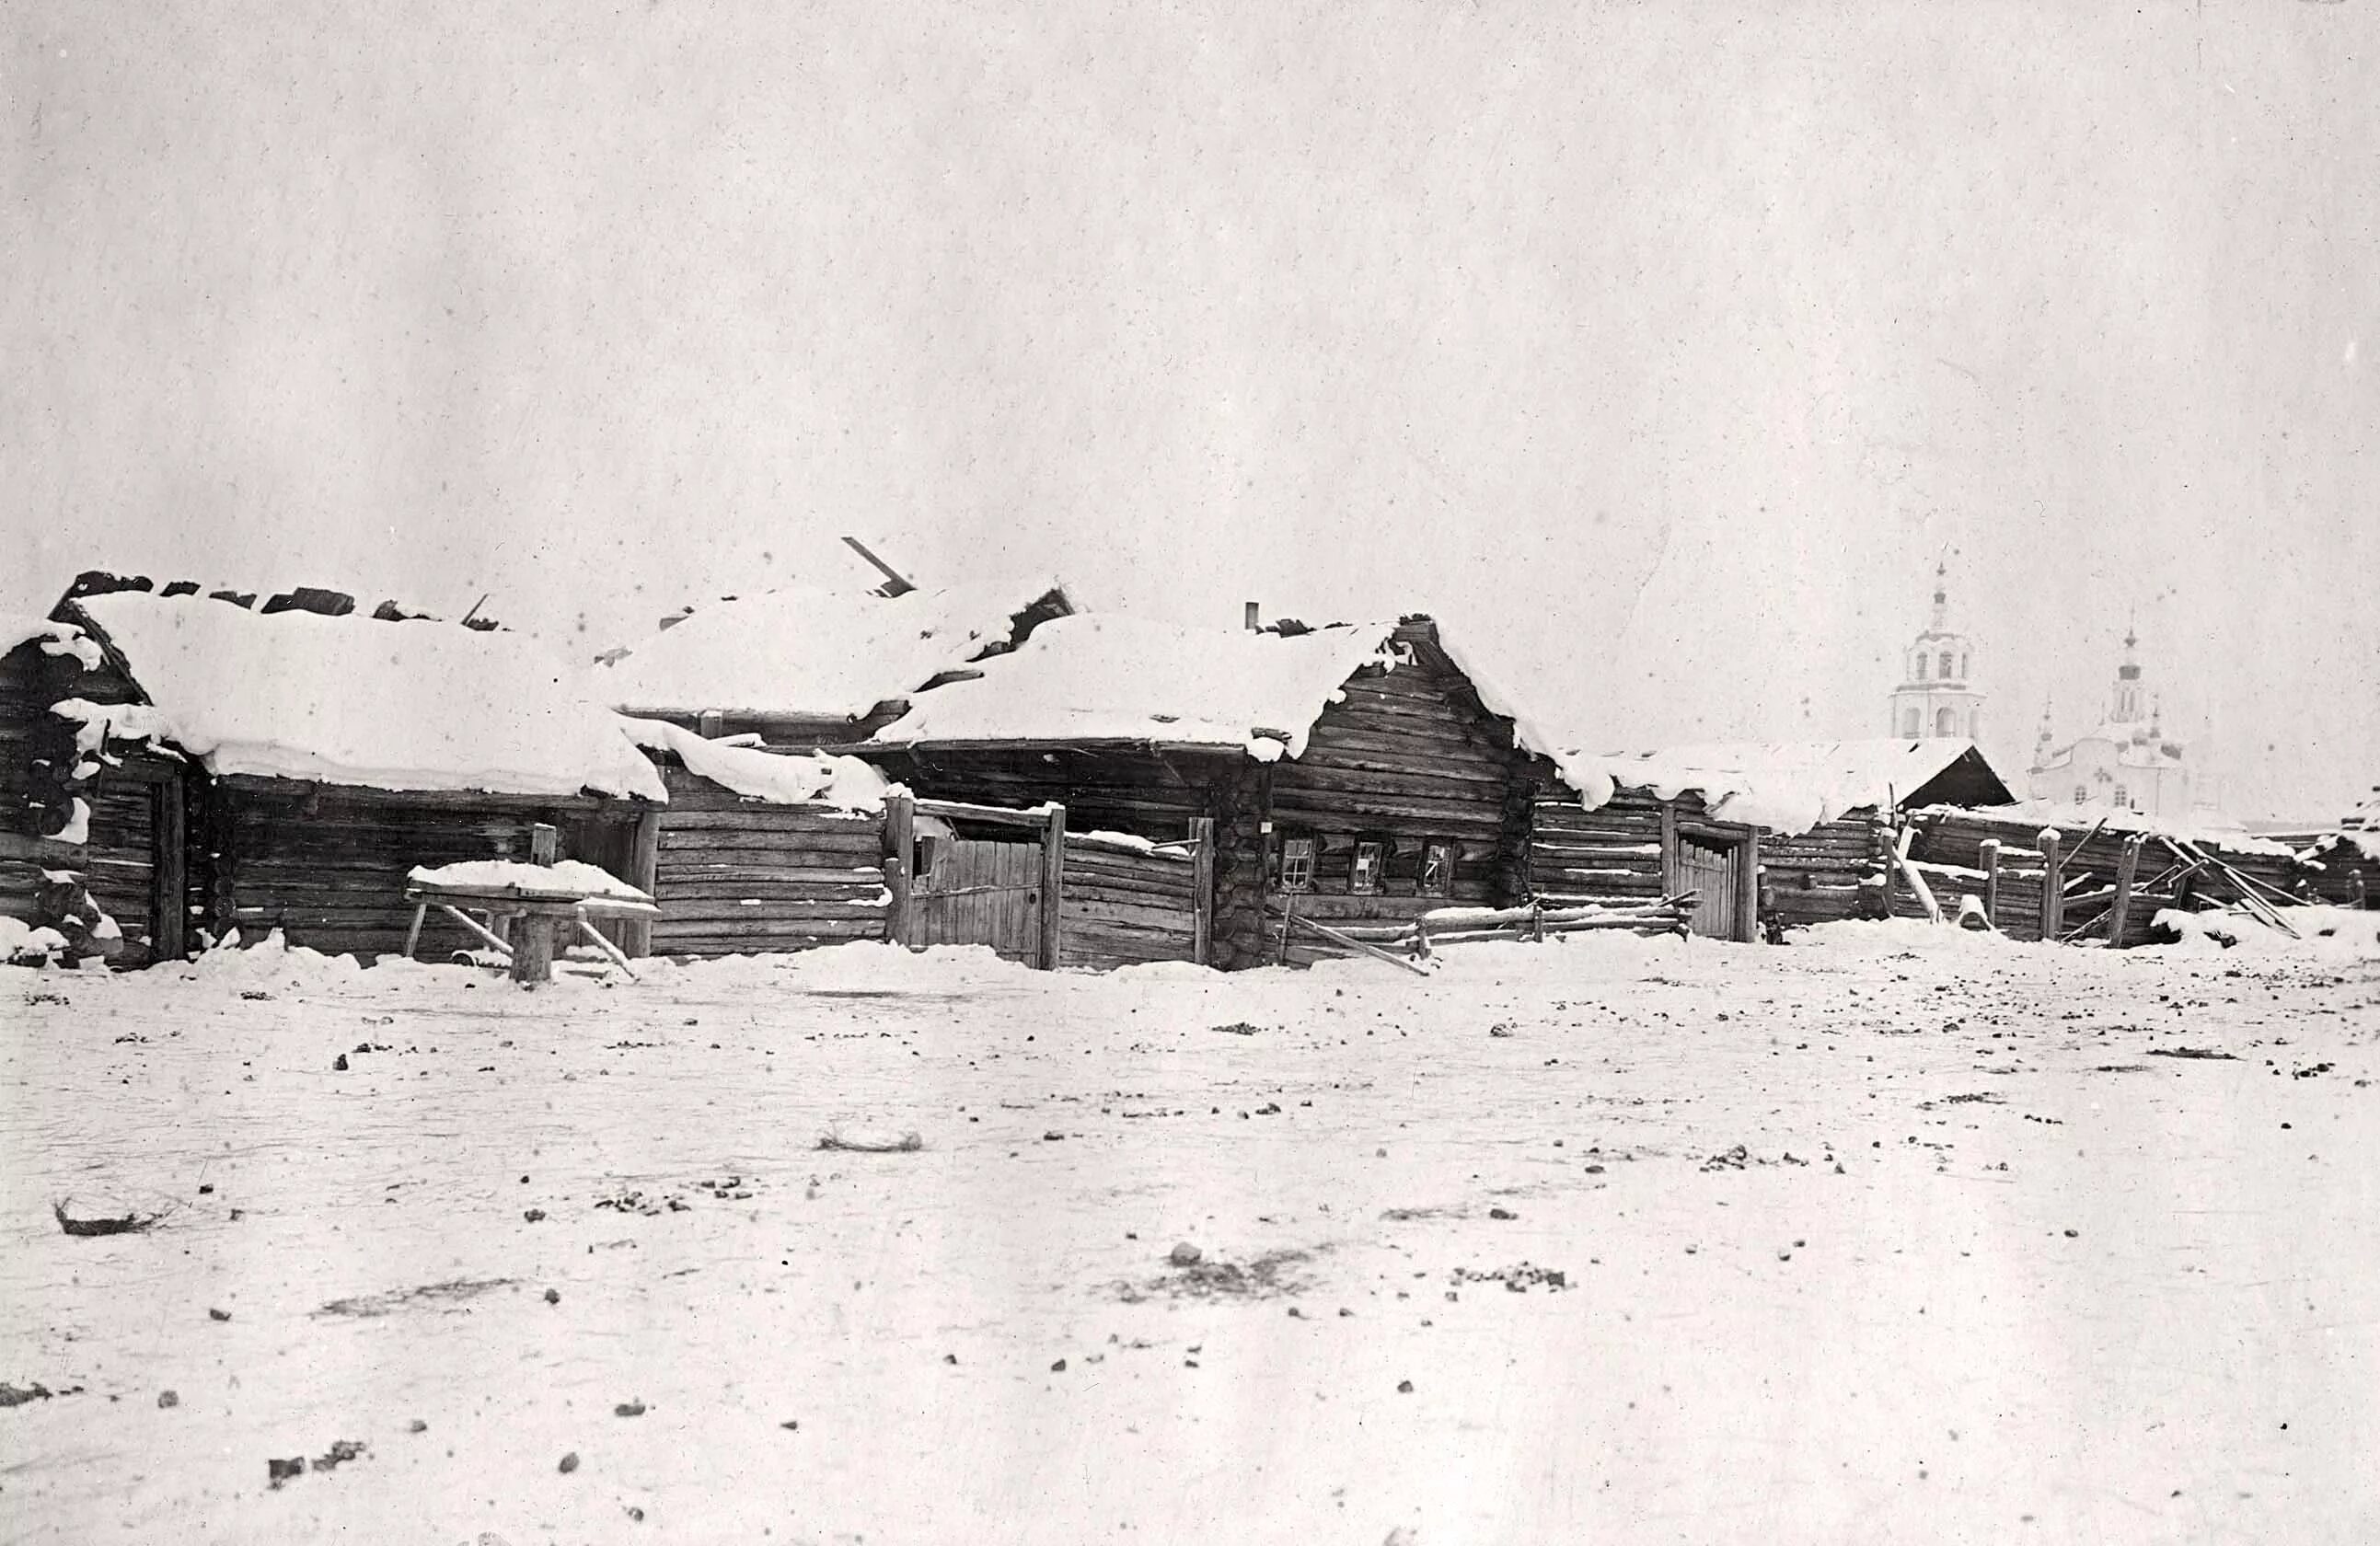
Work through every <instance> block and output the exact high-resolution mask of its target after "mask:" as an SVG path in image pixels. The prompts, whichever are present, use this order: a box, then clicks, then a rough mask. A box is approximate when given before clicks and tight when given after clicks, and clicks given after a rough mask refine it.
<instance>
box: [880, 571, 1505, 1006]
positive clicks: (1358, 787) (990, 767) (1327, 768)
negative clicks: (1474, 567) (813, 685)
mask: <svg viewBox="0 0 2380 1546" xmlns="http://www.w3.org/2000/svg"><path fill="white" fill-rule="evenodd" d="M1252 611H1253V609H1252ZM1251 623H1252V626H1251V627H1250V628H1248V629H1246V630H1242V631H1237V632H1233V631H1226V630H1215V629H1196V628H1179V627H1173V626H1171V625H1168V624H1164V623H1160V622H1149V621H1147V620H1143V619H1136V618H1129V617H1123V616H1117V615H1113V614H1097V613H1093V614H1082V615H1076V616H1069V617H1062V618H1058V619H1055V620H1052V621H1050V622H1045V623H1043V624H1042V625H1041V626H1040V627H1039V628H1038V630H1037V631H1036V632H1035V633H1034V634H1033V635H1032V636H1031V637H1030V638H1028V639H1026V641H1025V642H1024V643H1023V644H1022V645H1020V646H1018V647H1017V648H1016V649H1015V650H1014V652H1013V653H1011V654H1008V655H1006V656H1004V657H1002V658H994V659H990V660H986V661H984V662H983V663H982V666H981V669H980V670H979V672H978V673H977V674H975V675H973V676H972V677H970V678H969V679H967V680H963V681H955V682H945V683H943V684H941V685H939V686H936V687H934V688H932V689H930V690H929V691H926V692H923V693H920V694H917V697H916V698H915V699H914V700H913V702H912V704H911V706H910V707H909V708H908V710H907V712H905V714H904V715H903V716H902V717H900V718H899V719H895V720H893V721H892V722H891V723H890V724H888V725H886V726H884V727H883V728H882V729H880V730H879V731H876V733H875V734H874V735H872V736H871V737H869V738H868V740H867V741H865V742H863V743H859V744H858V745H857V746H856V747H854V748H852V749H853V750H856V751H857V752H858V753H859V754H860V755H865V756H867V757H868V759H869V760H871V761H874V762H877V763H879V764H880V765H881V766H882V767H885V769H886V771H887V772H888V773H890V774H891V775H892V776H893V777H895V778H898V779H902V780H903V781H904V782H905V783H907V784H909V785H910V786H911V787H912V788H914V789H916V790H917V791H918V792H919V793H920V794H924V795H928V796H933V797H939V798H944V799H953V800H965V801H975V802H982V803H990V804H999V805H1006V806H1029V805H1034V804H1036V803H1040V802H1045V801H1047V802H1058V803H1063V805H1064V806H1065V808H1066V819H1067V821H1068V824H1069V826H1070V827H1071V828H1079V829H1101V830H1106V831H1112V832H1117V833H1123V834H1127V835H1129V836H1132V837H1136V838H1141V839H1148V840H1151V841H1155V842H1165V841H1169V840H1178V839H1183V838H1184V837H1185V836H1187V835H1188V834H1189V833H1190V832H1191V831H1192V829H1193V827H1192V824H1193V823H1194V822H1199V821H1211V822H1212V823H1213V827H1212V832H1213V838H1212V842H1213V847H1212V851H1211V879H1209V880H1208V881H1206V882H1205V883H1204V884H1206V885H1208V886H1210V887H1211V911H1212V924H1211V939H1210V940H1209V942H1208V959H1209V960H1211V962H1212V963H1213V964H1215V965H1218V966H1221V967H1226V968H1233V967H1245V966H1252V965H1257V964H1260V963H1266V962H1270V961H1273V960H1281V959H1283V957H1284V952H1285V951H1289V950H1291V949H1292V948H1293V947H1294V946H1295V945H1296V942H1295V941H1294V940H1288V939H1287V936H1286V934H1285V931H1284V925H1283V914H1284V912H1293V913H1294V914H1295V915H1296V916H1299V917H1305V918H1308V919H1311V920H1314V921H1317V922H1320V923H1322V924H1326V925H1327V924H1362V925H1372V924H1393V923H1401V922H1404V921H1409V920H1411V919H1413V918H1415V917H1417V916H1419V915H1420V914H1421V913H1423V912H1428V911H1430V910H1432V909H1436V908H1441V907H1446V906H1450V905H1452V904H1456V903H1482V904H1490V905H1494V904H1504V903H1510V902H1512V901H1515V900H1519V899H1520V898H1521V895H1522V885H1523V861H1524V852H1525V850H1526V846H1527V841H1528V819H1529V811H1530V799H1529V795H1530V791H1532V790H1533V788H1534V787H1535V786H1534V784H1533V782H1532V779H1531V771H1530V770H1531V767H1532V759H1533V754H1532V753H1531V752H1529V751H1528V750H1527V749H1526V746H1525V744H1524V737H1523V736H1522V735H1521V733H1520V732H1519V731H1517V730H1516V723H1515V720H1514V719H1513V718H1512V716H1511V713H1510V712H1509V710H1508V709H1506V707H1505V706H1504V704H1503V703H1502V701H1501V700H1500V699H1497V700H1496V701H1494V702H1491V701H1490V699H1491V698H1494V697H1495V694H1493V691H1492V689H1490V690H1489V695H1488V696H1487V697H1483V695H1482V688H1481V685H1480V684H1479V682H1477V681H1476V680H1475V677H1474V676H1473V675H1472V674H1471V673H1470V672H1468V671H1467V670H1465V669H1464V667H1463V664H1462V663H1461V662H1460V661H1459V660H1458V659H1457V658H1456V656H1455V655H1454V654H1453V653H1452V651H1451V648H1450V646H1449V643H1448V641H1446V640H1445V639H1443V638H1442V637H1441V636H1440V634H1439V627H1438V624H1437V623H1436V622H1434V621H1433V620H1431V619H1429V618H1427V617H1422V616H1409V617H1406V618H1403V619H1402V620H1401V621H1399V622H1379V623H1370V624H1360V625H1351V624H1337V625H1332V626H1330V627H1326V628H1305V627H1304V626H1303V625H1300V624H1295V623H1287V622H1284V623H1277V624H1274V625H1272V626H1270V627H1267V628H1257V627H1254V626H1253V617H1252V618H1251ZM1108 922H1110V923H1111V924H1112V927H1113V929H1114V931H1115V933H1116V936H1117V938H1118V939H1119V940H1121V939H1123V937H1125V936H1129V934H1130V932H1131V930H1132V928H1133V927H1134V924H1133V920H1132V919H1131V918H1129V917H1128V916H1126V915H1125V914H1124V913H1123V912H1117V914H1116V916H1115V917H1114V918H1112V919H1111V920H1108ZM1285 941H1286V943H1285ZM1152 943H1154V942H1152ZM1308 956H1310V952H1305V953H1303V954H1299V953H1291V954H1290V955H1289V959H1292V960H1297V959H1306V957H1308Z"/></svg>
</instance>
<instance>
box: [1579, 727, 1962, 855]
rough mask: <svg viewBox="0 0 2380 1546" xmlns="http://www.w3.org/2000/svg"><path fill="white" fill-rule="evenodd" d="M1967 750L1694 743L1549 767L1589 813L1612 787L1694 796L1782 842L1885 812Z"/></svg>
mask: <svg viewBox="0 0 2380 1546" xmlns="http://www.w3.org/2000/svg"><path fill="white" fill-rule="evenodd" d="M1975 750H1976V747H1975V743H1973V742H1972V741H1961V740H1955V739H1950V738H1940V739H1932V738H1929V739H1925V740H1903V739H1900V738H1897V737H1879V738H1876V739H1872V740H1864V741H1776V742H1749V741H1747V742H1704V743H1693V744H1685V745H1678V746H1668V747H1664V748H1662V749H1661V750H1659V751H1657V752H1614V753H1605V754H1600V755H1590V754H1586V753H1582V752H1570V753H1566V754H1564V755H1560V756H1558V757H1556V758H1555V762H1556V766H1557V767H1560V770H1561V774H1562V777H1563V779H1564V780H1565V781H1567V782H1568V783H1569V784H1570V786H1571V787H1572V788H1573V789H1575V790H1577V791H1579V794H1580V796H1581V798H1582V800H1583V803H1585V805H1586V807H1587V808H1588V809H1589V810H1593V809H1595V808H1596V807H1597V806H1599V805H1601V804H1603V803H1605V802H1606V801H1608V800H1609V799H1610V798H1611V796H1612V794H1613V793H1614V792H1615V791H1617V790H1620V789H1649V790H1651V791H1653V792H1654V793H1655V794H1657V795H1658V796H1659V797H1660V798H1661V799H1664V800H1674V799H1676V798H1677V797H1678V796H1679V795H1681V794H1682V793H1684V792H1686V791H1688V790H1694V791H1698V792H1700V793H1701V795H1702V797H1703V801H1704V803H1705V804H1706V806H1707V807H1708V809H1709V811H1710V813H1711V815H1714V816H1717V817H1720V818H1723V819H1725V820H1728V821H1741V822H1748V823H1750V824H1752V825H1753V826H1755V827H1767V828H1768V829H1769V830H1771V831H1774V832H1781V833H1786V834H1789V835H1790V834H1796V833H1801V832H1806V831H1808V830H1809V829H1810V828H1811V827H1815V826H1817V825H1819V824H1820V823H1822V822H1828V821H1832V820H1834V819H1835V818H1836V817H1837V816H1840V815H1842V814H1843V813H1844V812H1846V811H1854V810H1858V809H1859V808H1860V807H1862V806H1874V807H1876V809H1878V810H1885V809H1888V808H1890V807H1891V806H1892V805H1893V804H1895V803H1898V802H1900V801H1905V800H1906V799H1907V798H1908V797H1909V796H1910V795H1911V794H1913V793H1914V792H1915V791H1918V790H1921V789H1923V788H1925V786H1926V785H1927V784H1929V783H1931V782H1932V781H1933V780H1934V779H1937V778H1938V777H1940V776H1941V775H1942V774H1943V773H1944V772H1945V771H1946V770H1948V769H1949V767H1950V766H1951V765H1952V764H1954V763H1956V762H1958V761H1959V759H1961V757H1963V756H1965V755H1967V754H1968V753H1970V752H1973V751H1975ZM1986 766H1988V764H1987V765H1986Z"/></svg>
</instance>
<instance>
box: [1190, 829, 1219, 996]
mask: <svg viewBox="0 0 2380 1546" xmlns="http://www.w3.org/2000/svg"><path fill="white" fill-rule="evenodd" d="M1190 840H1191V842H1192V843H1193V844H1195V845H1196V863H1195V864H1194V866H1193V869H1192V876H1191V893H1190V895H1191V907H1192V921H1191V931H1192V932H1191V955H1190V959H1191V960H1195V961H1196V962H1197V963H1198V964H1199V965H1201V966H1205V965H1208V964H1210V963H1211V962H1212V961H1213V960H1214V959H1215V819H1214V817H1212V816H1194V817H1192V818H1191V821H1190Z"/></svg>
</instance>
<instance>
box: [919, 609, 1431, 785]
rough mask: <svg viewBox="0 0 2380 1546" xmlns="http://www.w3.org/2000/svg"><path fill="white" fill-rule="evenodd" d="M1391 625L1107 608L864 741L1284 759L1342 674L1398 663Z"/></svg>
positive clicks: (1050, 631)
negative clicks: (1174, 619)
mask: <svg viewBox="0 0 2380 1546" xmlns="http://www.w3.org/2000/svg"><path fill="white" fill-rule="evenodd" d="M1396 626H1397V625H1396V624H1395V623H1393V622H1373V623H1342V624H1335V625H1333V626H1331V627H1329V628H1318V629H1315V630H1313V631H1312V632H1311V633H1306V634H1266V633H1253V632H1249V631H1247V630H1223V629H1213V628H1184V627H1180V626H1176V625H1174V624H1172V623H1165V622H1151V621H1149V620H1147V619H1143V618H1134V617H1125V616H1122V615H1120V614H1116V613H1085V614H1081V615H1078V616H1075V617H1063V618H1059V619H1057V620H1056V621H1055V622H1046V623H1043V624H1042V625H1041V626H1040V627H1039V628H1038V629H1036V630H1034V632H1033V635H1032V636H1031V637H1030V638H1028V639H1026V641H1025V643H1024V644H1023V645H1021V646H1018V647H1017V649H1016V650H1015V652H1014V654H1010V655H1002V656H997V657H994V658H991V659H989V660H986V661H984V662H983V664H982V667H981V670H982V672H983V674H982V675H981V676H980V677H977V678H974V679H971V680H967V681H962V682H950V683H948V684H946V685H944V686H941V687H937V688H935V689H934V690H933V691H932V692H930V693H925V694H920V695H919V696H918V698H917V701H916V703H915V704H914V705H913V706H912V707H911V708H910V710H909V712H908V713H906V714H905V715H904V716H902V717H901V718H900V719H896V720H894V721H893V722H892V724H890V725H888V726H886V727H885V728H884V729H883V730H881V731H879V732H877V735H876V738H875V740H874V741H873V742H872V743H871V744H875V745H884V746H914V745H921V744H947V743H1005V742H1061V741H1122V742H1141V743H1160V744H1167V745H1190V746H1231V747H1238V748H1241V749H1243V750H1245V752H1246V753H1247V754H1248V755H1250V756H1253V757H1255V758H1257V760H1259V761H1262V762H1272V761H1275V760H1277V759H1279V758H1281V757H1282V756H1284V755H1287V756H1292V757H1294V756H1297V755H1300V754H1302V753H1303V752H1304V751H1305V739H1306V736H1307V735H1308V734H1309V733H1310V732H1311V731H1313V729H1314V722H1315V720H1316V719H1319V718H1320V717H1321V715H1322V711H1323V710H1324V709H1325V708H1327V707H1330V705H1331V704H1333V703H1335V702H1337V701H1339V699H1340V698H1341V697H1342V695H1343V694H1342V693H1341V691H1340V689H1341V688H1342V686H1343V685H1344V684H1345V682H1346V681H1347V679H1348V678H1349V677H1351V676H1353V675H1354V674H1355V672H1356V671H1357V670H1360V669H1361V668H1363V667H1365V666H1367V665H1383V666H1390V667H1393V666H1394V665H1395V664H1396V663H1397V658H1396V656H1395V654H1394V653H1393V652H1392V651H1391V650H1390V647H1389V646H1390V636H1391V635H1392V634H1394V633H1395V631H1396Z"/></svg>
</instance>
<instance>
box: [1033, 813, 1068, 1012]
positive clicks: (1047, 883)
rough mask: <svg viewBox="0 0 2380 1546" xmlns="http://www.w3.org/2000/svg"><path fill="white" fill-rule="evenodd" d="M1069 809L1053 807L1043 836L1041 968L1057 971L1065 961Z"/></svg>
mask: <svg viewBox="0 0 2380 1546" xmlns="http://www.w3.org/2000/svg"><path fill="white" fill-rule="evenodd" d="M1065 895H1066V807H1065V806H1063V805H1054V804H1053V805H1052V806H1050V815H1049V825H1048V826H1047V827H1046V828H1045V829H1044V830H1043V832H1042V835H1041V918H1040V924H1041V938H1040V945H1039V952H1038V960H1039V964H1040V965H1041V966H1043V967H1045V968H1047V969H1048V970H1050V971H1052V972H1054V971H1056V970H1057V969H1058V967H1059V965H1060V963H1061V962H1062V961H1063V960H1064V959H1065V937H1066V935H1065V928H1066V923H1065V906H1064V902H1065Z"/></svg>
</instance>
